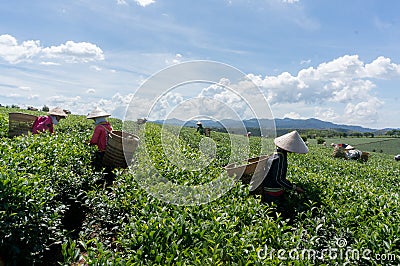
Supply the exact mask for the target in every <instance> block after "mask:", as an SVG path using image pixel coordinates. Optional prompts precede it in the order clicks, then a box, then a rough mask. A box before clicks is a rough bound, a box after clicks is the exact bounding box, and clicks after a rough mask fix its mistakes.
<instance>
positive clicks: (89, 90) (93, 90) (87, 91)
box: [86, 88, 96, 94]
mask: <svg viewBox="0 0 400 266" xmlns="http://www.w3.org/2000/svg"><path fill="white" fill-rule="evenodd" d="M95 92H96V90H95V89H93V88H91V89H87V90H86V93H90V94H93V93H95Z"/></svg>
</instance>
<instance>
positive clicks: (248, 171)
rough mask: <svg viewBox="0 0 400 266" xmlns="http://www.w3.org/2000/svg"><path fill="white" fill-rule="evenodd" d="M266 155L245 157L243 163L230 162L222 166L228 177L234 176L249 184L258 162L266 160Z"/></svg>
mask: <svg viewBox="0 0 400 266" xmlns="http://www.w3.org/2000/svg"><path fill="white" fill-rule="evenodd" d="M268 157H269V156H268V155H262V156H258V157H254V158H250V159H247V163H245V164H236V163H231V164H228V165H227V166H225V167H224V168H225V170H226V172H227V173H228V175H229V176H230V177H234V176H235V179H236V180H239V179H240V180H242V183H243V184H249V183H250V180H251V177H252V176H253V174H254V172H255V171H256V168H257V166H258V164H260V163H264V162H266V161H267V160H268Z"/></svg>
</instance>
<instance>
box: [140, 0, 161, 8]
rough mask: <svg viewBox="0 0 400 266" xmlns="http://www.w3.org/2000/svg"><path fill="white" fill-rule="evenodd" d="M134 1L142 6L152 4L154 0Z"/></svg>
mask: <svg viewBox="0 0 400 266" xmlns="http://www.w3.org/2000/svg"><path fill="white" fill-rule="evenodd" d="M135 2H136V3H137V4H138V5H139V6H142V7H146V6H148V5H151V4H154V3H155V2H156V1H154V0H135Z"/></svg>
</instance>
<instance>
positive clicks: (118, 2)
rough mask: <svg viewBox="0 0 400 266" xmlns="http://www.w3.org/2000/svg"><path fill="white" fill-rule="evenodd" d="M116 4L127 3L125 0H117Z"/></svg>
mask: <svg viewBox="0 0 400 266" xmlns="http://www.w3.org/2000/svg"><path fill="white" fill-rule="evenodd" d="M117 4H118V5H128V3H127V2H126V1H125V0H117Z"/></svg>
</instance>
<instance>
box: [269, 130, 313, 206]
mask: <svg viewBox="0 0 400 266" xmlns="http://www.w3.org/2000/svg"><path fill="white" fill-rule="evenodd" d="M274 143H275V145H276V146H277V149H276V152H275V153H274V154H273V155H272V164H271V168H270V170H269V171H268V173H267V175H266V176H265V178H264V180H263V183H262V186H263V193H262V202H265V203H271V202H275V203H276V204H278V205H280V204H282V201H283V197H284V191H285V190H294V191H296V192H298V193H304V190H303V189H302V188H301V187H299V186H296V185H295V184H293V183H291V182H290V181H289V180H287V179H286V174H287V154H288V153H291V152H294V153H307V152H308V148H307V146H306V144H305V143H304V141H303V139H302V138H301V137H300V135H299V133H298V132H297V131H292V132H290V133H287V134H285V135H282V136H280V137H277V138H275V140H274Z"/></svg>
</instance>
